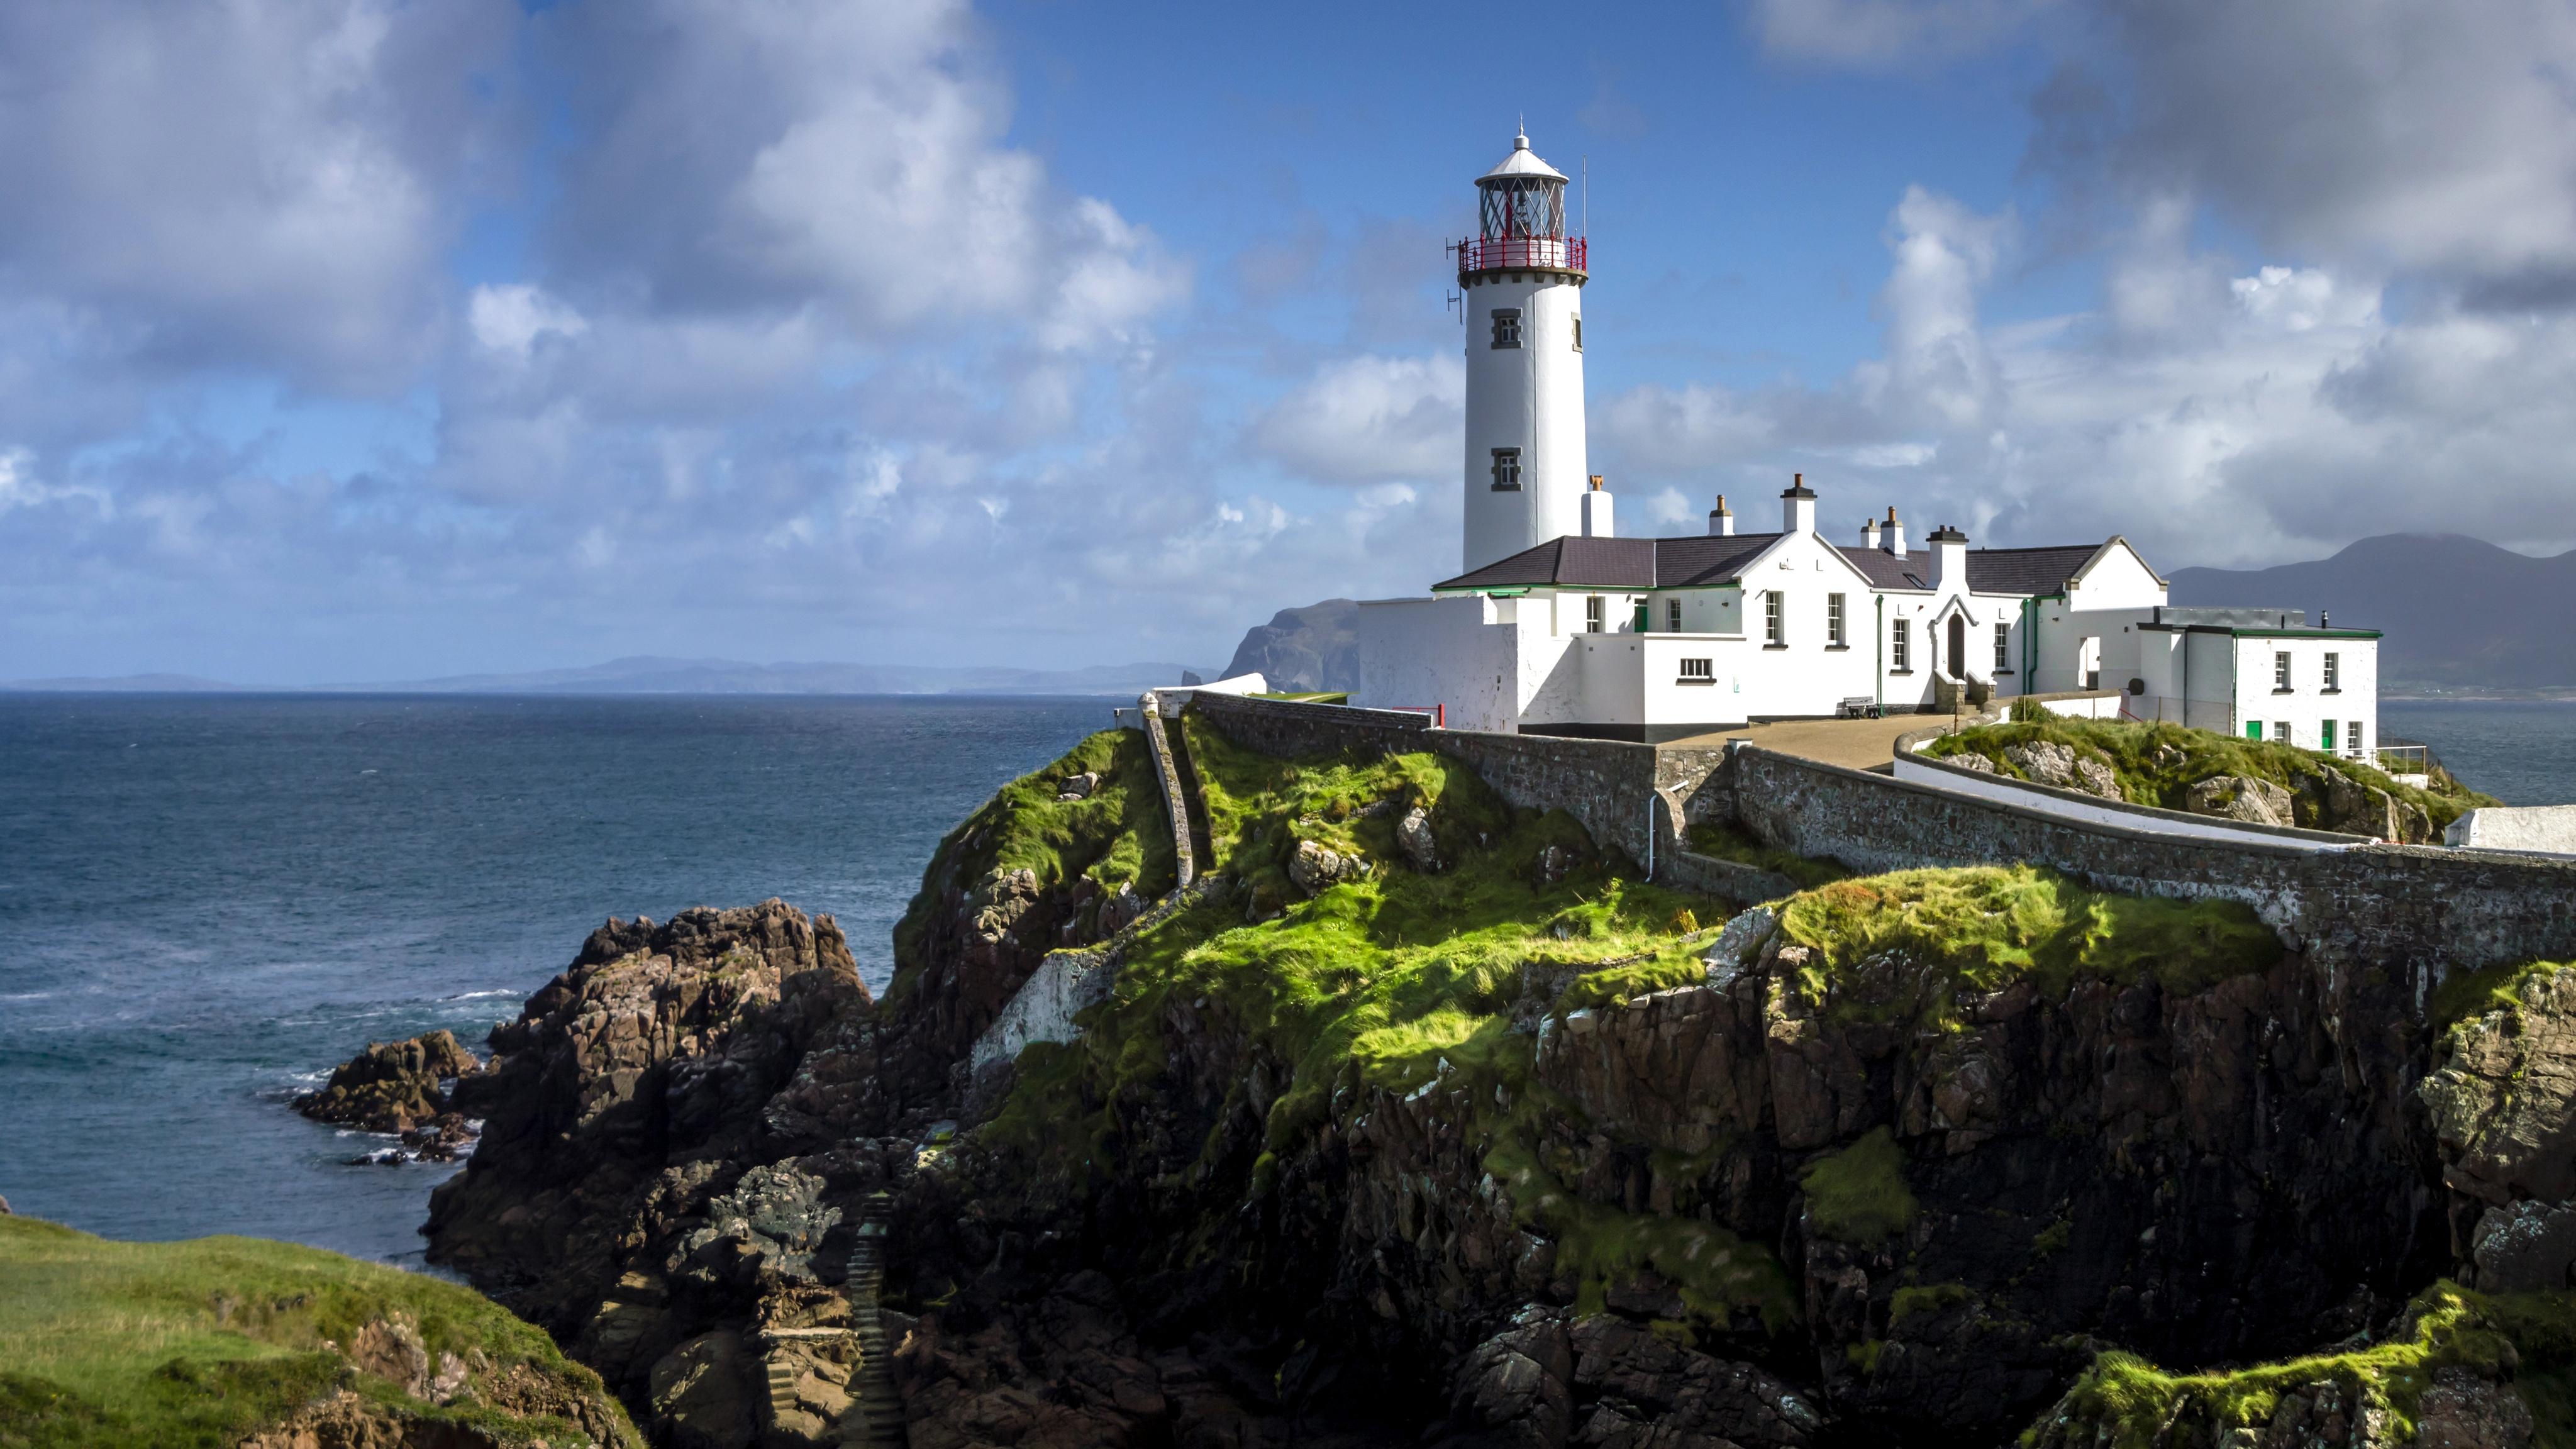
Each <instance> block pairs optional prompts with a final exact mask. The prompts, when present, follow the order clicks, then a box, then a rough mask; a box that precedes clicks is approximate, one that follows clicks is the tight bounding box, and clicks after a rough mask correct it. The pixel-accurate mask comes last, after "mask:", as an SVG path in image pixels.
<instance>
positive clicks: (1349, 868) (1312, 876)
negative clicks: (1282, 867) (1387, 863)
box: [1288, 840, 1368, 896]
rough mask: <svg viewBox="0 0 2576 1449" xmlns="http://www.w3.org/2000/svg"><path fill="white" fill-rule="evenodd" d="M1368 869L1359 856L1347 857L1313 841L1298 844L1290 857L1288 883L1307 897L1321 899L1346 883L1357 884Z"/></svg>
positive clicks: (1302, 841)
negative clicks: (1354, 882) (1313, 896)
mask: <svg viewBox="0 0 2576 1449" xmlns="http://www.w3.org/2000/svg"><path fill="white" fill-rule="evenodd" d="M1367 871H1368V867H1367V866H1366V865H1365V864H1363V863H1362V862H1361V860H1360V858H1359V857H1358V856H1356V855H1344V854H1342V853H1341V852H1339V851H1336V850H1331V849H1328V848H1326V847H1324V846H1321V845H1318V844H1316V843H1315V842H1314V841H1311V840H1301V841H1298V842H1297V850H1296V853H1294V854H1292V855H1290V856H1289V857H1288V879H1289V880H1291V881H1294V882H1295V883H1296V886H1297V889H1299V890H1301V891H1304V892H1305V893H1306V894H1308V895H1310V896H1311V895H1320V894H1322V893H1323V892H1324V891H1327V890H1330V889H1331V888H1332V887H1334V886H1336V885H1339V884H1341V883H1342V882H1343V881H1346V880H1357V879H1359V878H1360V877H1361V876H1362V875H1364V874H1366V873H1367Z"/></svg>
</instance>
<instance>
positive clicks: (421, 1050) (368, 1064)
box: [295, 1031, 483, 1132]
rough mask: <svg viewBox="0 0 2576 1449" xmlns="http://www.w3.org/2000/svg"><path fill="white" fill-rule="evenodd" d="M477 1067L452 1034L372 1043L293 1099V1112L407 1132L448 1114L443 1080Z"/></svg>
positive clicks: (454, 1078) (470, 1073)
mask: <svg viewBox="0 0 2576 1449" xmlns="http://www.w3.org/2000/svg"><path fill="white" fill-rule="evenodd" d="M482 1070H483V1064H482V1063H481V1062H480V1061H478V1060H476V1059H475V1056H474V1054H473V1053H472V1052H469V1051H467V1050H466V1049H465V1047H464V1045H463V1044H462V1043H460V1042H459V1041H457V1039H456V1034H455V1033H454V1032H449V1031H433V1032H429V1033H427V1034H426V1035H422V1036H416V1037H413V1038H411V1039H410V1040H409V1041H393V1042H371V1043H369V1044H368V1046H367V1049H366V1050H365V1051H362V1052H360V1053H358V1054H357V1055H356V1056H354V1057H351V1058H350V1059H349V1060H348V1061H346V1062H343V1063H341V1064H340V1066H339V1067H338V1068H337V1069H335V1070H334V1071H333V1072H332V1073H331V1080H330V1081H329V1082H328V1083H326V1084H325V1085H324V1086H323V1088H322V1090H320V1091H318V1092H307V1093H305V1094H304V1095H303V1096H300V1097H298V1098H296V1099H295V1110H296V1111H298V1112H301V1113H303V1114H304V1115H305V1116H307V1117H310V1118H312V1119H313V1120H315V1121H317V1122H337V1123H340V1124H342V1125H344V1126H350V1127H360V1128H364V1129H365V1130H367V1131H369V1132H408V1131H411V1130H412V1129H413V1128H416V1127H420V1126H423V1125H425V1124H429V1123H433V1122H436V1121H438V1120H439V1119H440V1118H442V1117H446V1116H449V1115H452V1114H453V1112H454V1106H453V1104H452V1103H451V1102H450V1101H449V1100H448V1094H447V1084H448V1083H449V1082H452V1081H458V1080H461V1079H463V1078H466V1077H470V1076H473V1075H474V1074H476V1073H477V1072H480V1071H482Z"/></svg>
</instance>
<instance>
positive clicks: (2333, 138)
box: [0, 0, 2576, 683]
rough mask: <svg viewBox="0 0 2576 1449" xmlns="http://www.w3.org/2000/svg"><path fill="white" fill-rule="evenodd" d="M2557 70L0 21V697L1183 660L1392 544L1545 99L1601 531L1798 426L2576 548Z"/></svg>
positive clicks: (1462, 43) (1948, 512) (1659, 45)
mask: <svg viewBox="0 0 2576 1449" xmlns="http://www.w3.org/2000/svg"><path fill="white" fill-rule="evenodd" d="M2571 74H2576V18H2571V15H2570V12H2568V11H2567V9H2566V7H2564V6H2563V5H2557V4H2540V3H2524V0H2473V3H2469V4H2465V5H2459V6H2452V7H2444V8H2442V9H2440V10H2439V11H2438V12H2437V11H2435V10H2434V9H2432V8H2430V7H2424V6H2421V5H2411V6H2410V5H2405V4H2398V3H2393V0H2277V3H2273V4H2267V5H2265V6H2261V7H2246V6H2242V5H2228V4H2222V3H2219V0H2171V3H2159V4H2154V5H2148V4H2143V3H2100V4H2083V3H2076V0H1736V3H1729V4H1719V5H1694V6H1642V5H1640V6H1624V7H1589V8H1586V9H1583V10H1581V11H1577V10H1572V9H1567V8H1564V7H1538V6H1520V7H1478V8H1477V9H1475V10H1474V12H1473V13H1472V15H1471V16H1465V17H1462V15H1461V14H1460V13H1459V12H1457V11H1455V10H1454V9H1435V8H1432V7H1412V6H1387V5H1376V6H1321V7H1300V8H1296V9H1293V10H1282V9H1269V10H1265V9H1255V8H1251V7H1228V6H1182V5H1154V6H1146V5H1118V6H1109V5H1101V4H1087V3H1045V0H999V3H991V4H985V5H981V6H975V5H969V4H965V3H960V0H903V3H893V0H886V3H868V4H829V3H823V0H751V3H740V4H731V3H715V0H632V3H625V4H619V5H614V6H610V5H602V4H591V3H582V0H573V3H561V4H554V5H547V6H542V7H527V6H521V5H516V4H511V3H507V0H445V3H439V4H435V5H433V4H426V3H408V4H405V3H390V0H322V3H310V4H307V3H295V4H289V3H284V0H243V3H241V4H237V5H231V6H226V7H222V8H220V9H218V8H210V7H202V6H181V5H161V4H153V3H143V0H105V3H100V4H96V5H87V6H79V7H58V6H45V5H38V4H33V3H28V4H14V5H12V4H0V187H5V188H6V190H7V193H8V194H9V195H10V196H11V197H12V198H13V205H12V206H11V207H10V208H9V209H8V211H7V214H6V215H5V216H0V679H5V678H13V677H18V678H24V677H42V676H52V675H74V674H78V675H112V674H121V673H128V672H139V671H173V672H182V673H193V674H203V675H211V676H217V677H224V678H231V679H236V680H245V681H255V682H280V683H296V682H313V681H324V680H352V679H394V678H405V677H419V676H424V675H430V674H437V673H445V672H467V671H483V670H507V669H518V668H538V667H551V666H559V665H570V664H580V663H586V662H591V661H595V660H598V659H602V658H607V657H611V656H614V655H619V654H627V653H647V652H649V653H665V654H704V655H723V656H729V657H735V658H748V659H757V660H776V659H849V660H864V661H882V662H906V663H915V662H974V663H996V664H1027V665H1047V664H1060V663H1061V664H1079V663H1094V662H1112V661H1120V660H1130V659H1169V660H1183V661H1190V662H1198V663H1213V662H1218V661H1221V660H1222V658H1223V657H1224V655H1225V654H1226V653H1227V652H1228V651H1229V650H1230V649H1231V646H1232V643H1233V641H1234V639H1235V638H1236V637H1237V636H1238V635H1239V634H1240V632H1241V630H1242V629H1243V628H1244V627H1245V626H1246V625H1248V624H1251V623H1254V622H1258V621H1260V620H1262V619H1264V618H1266V617H1267V616H1268V615H1269V614H1270V613H1271V612H1272V611H1274V610H1276V609H1278V608H1280V607H1283V606H1288V605H1295V604H1302V603H1306V602H1310V601H1312V600H1313V599H1316V598H1320V597H1326V596H1330V595H1334V594H1357V595H1360V596H1364V597H1365V596H1382V595H1388V594H1397V593H1403V592H1410V591H1414V590H1418V589H1419V588H1420V587H1421V586H1422V585H1423V584H1425V583H1427V582H1429V581H1430V580H1432V579H1434V578H1437V577H1440V576H1441V575H1442V574H1444V573H1445V572H1446V571H1447V570H1448V566H1449V565H1450V564H1451V563H1452V562H1454V559H1455V552H1456V518H1457V492H1458V489H1459V486H1460V484H1459V481H1458V478H1457V463H1456V455H1457V450H1458V445H1457V436H1458V393H1459V385H1460V384H1459V376H1460V374H1459V366H1458V349H1459V334H1458V330H1457V324H1456V322H1455V321H1454V319H1452V318H1451V317H1450V316H1449V315H1448V313H1447V312H1446V311H1445V309H1444V305H1443V297H1444V293H1445V291H1446V283H1447V282H1448V281H1449V278H1448V276H1447V275H1446V274H1445V269H1444V267H1443V259H1442V256H1441V252H1440V245H1441V241H1442V240H1443V238H1444V237H1449V236H1454V235H1457V234H1459V233H1461V232H1463V231H1464V230H1465V229H1466V227H1467V225H1468V223H1469V220H1470V217H1471V214H1472V212H1471V205H1472V199H1473V193H1472V189H1471V187H1470V185H1469V181H1470V179H1471V178H1472V177H1473V176H1474V175H1475V174H1476V173H1478V172H1479V171H1481V170H1483V169H1484V168H1485V167H1486V166H1488V165H1490V164H1491V163H1492V162H1493V161H1494V160H1496V159H1497V158H1499V157H1500V156H1501V154H1502V153H1503V152H1504V151H1505V150H1506V149H1507V148H1508V146H1509V144H1510V137H1511V134H1512V127H1513V125H1514V124H1515V122H1516V121H1518V120H1521V119H1523V118H1525V119H1526V123H1527V125H1528V128H1529V132H1530V135H1531V138H1532V141H1533V144H1534V145H1535V146H1536V148H1537V149H1538V150H1539V151H1540V153H1541V154H1543V155H1545V156H1547V157H1548V158H1549V159H1550V160H1551V161H1553V162H1554V163H1556V164H1557V165H1558V166H1560V167H1562V168H1564V169H1566V170H1568V171H1576V170H1581V169H1588V173H1589V180H1590V184H1589V187H1588V192H1589V195H1588V225H1589V230H1590V233H1591V236H1592V240H1593V253H1592V255H1593V270H1594V279H1593V281H1592V283H1591V284H1590V287H1589V289H1588V291H1587V295H1586V301H1585V315H1586V321H1587V324H1588V326H1587V339H1588V346H1587V351H1586V366H1587V368H1588V369H1589V378H1588V392H1589V407H1590V423H1591V428H1590V435H1591V451H1592V457H1593V464H1594V467H1595V468H1596V469H1598V470H1599V471H1602V472H1604V473H1606V474H1607V475H1608V476H1609V478H1610V480H1611V486H1612V487H1613V488H1614V490H1616V491H1617V492H1618V493H1619V495H1620V498H1621V512H1620V517H1621V522H1622V525H1623V528H1625V529H1626V530H1628V531H1632V532H1635V531H1644V530H1647V529H1653V530H1656V531H1681V530H1686V529H1688V528H1689V527H1691V526H1692V523H1693V520H1695V519H1696V518H1698V517H1699V515H1700V514H1701V513H1703V512H1704V511H1705V509H1706V508H1707V506H1708V498H1709V495H1710V494H1711V493H1714V492H1718V491H1725V492H1728V493H1729V494H1730V495H1731V496H1732V498H1733V500H1734V502H1735V504H1736V506H1737V508H1738V511H1739V513H1741V514H1745V515H1747V516H1752V517H1758V516H1759V515H1760V510H1761V509H1762V508H1765V507H1767V506H1769V498H1770V496H1771V495H1772V494H1774V493H1776V492H1777V490H1778V488H1779V487H1780V486H1781V485H1782V484H1783V483H1785V481H1786V475H1787V473H1789V472H1790V471H1793V470H1794V471H1802V472H1804V473H1806V474H1807V476H1808V479H1809V481H1810V482H1811V483H1813V484H1814V485H1815V486H1817V487H1818V488H1819V489H1820V490H1821V491H1822V492H1823V494H1824V514H1825V518H1826V521H1827V524H1828V526H1829V527H1835V528H1841V527H1843V526H1844V525H1856V524H1857V522H1858V520H1859V519H1860V517H1861V516H1862V515H1863V514H1864V513H1866V512H1874V511H1876V510H1879V509H1882V508H1884V507H1886V506H1889V505H1891V504H1893V505H1895V506H1897V507H1899V508H1900V509H1901V510H1902V511H1903V512H1904V513H1905V514H1906V515H1907V516H1908V517H1910V518H1914V519H1917V520H1920V521H1922V522H1924V523H1927V524H1928V523H1931V522H1939V521H1954V522H1957V523H1959V524H1961V525H1963V526H1965V527H1967V528H1968V529H1969V530H1970V531H1971V533H1972V534H1974V535H1975V536H1976V537H1977V538H1978V539H1979V541H1981V542H1994V543H2000V544H2012V543H2029V542H2043V541H2046V542H2061V541H2067V540H2071V539H2092V538H2099V537H2102V536H2104V535H2106V534H2109V533H2113V532H2118V533H2123V534H2126V535H2127V536H2129V537H2131V538H2132V539H2134V540H2137V541H2138V542H2140V543H2141V544H2142V545H2143V546H2144V547H2146V548H2147V550H2148V551H2149V554H2150V556H2151V557H2152V558H2154V559H2155V560H2156V561H2158V562H2159V563H2160V564H2164V565H2168V566H2180V565H2184V564H2194V563H2206V564H2228V565H2246V564H2257V563H2264V562H2273V561H2281V560H2287V559H2294V558H2305V557H2316V556H2320V555H2322V554H2324V553H2326V552H2329V551H2331V550H2332V549H2334V548H2336V547H2339V546H2340V545H2341V544H2343V543H2345V542H2348V541H2350V540H2351V539H2353V538H2355V537H2360V536H2363V535H2366V534H2372V533H2381V532H2389V531H2397V530H2408V529H2413V530H2428V531H2455V532H2465V533H2472V534H2476V535H2479V536H2482V537H2487V538H2491V539H2494V540H2495V541H2497V542H2501V543H2505V544H2507V545H2509V546H2513V547H2518V548H2523V549H2527V550H2533V551H2555V550H2557V549H2561V548H2565V547H2568V546H2570V545H2571V544H2576V487H2571V479H2570V478H2569V475H2568V463H2567V460H2568V459H2569V458H2571V457H2576V446H2571V445H2576V315H2571V312H2576V87H2571V85H2570V84H2569V82H2568V79H2567V78H2568V77H2569V76H2570V75H2571ZM1748 503H1749V504H1750V505H1751V506H1750V507H1747V505H1748Z"/></svg>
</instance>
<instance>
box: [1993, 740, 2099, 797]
mask: <svg viewBox="0 0 2576 1449" xmlns="http://www.w3.org/2000/svg"><path fill="white" fill-rule="evenodd" d="M2004 759H2005V760H2007V761H2009V762H2010V763H2011V765H2012V767H2013V768H2014V769H2017V770H2019V771H2021V772H2022V774H2023V775H2025V776H2027V777H2029V778H2030V779H2031V780H2032V781H2033V782H2034V783H2037V784H2041V785H2054V786H2056V787H2057V788H2058V789H2060V790H2080V791H2082V792H2083V793H2085V794H2087V795H2099V796H2101V797H2102V798H2104V799H2106V800H2117V799H2119V798H2121V797H2120V782H2119V781H2118V779H2117V778H2115V777H2114V776H2113V775H2112V773H2111V767H2110V766H2108V765H2105V764H2103V763H2102V762H2101V761H2100V760H2096V759H2094V758H2092V757H2090V756H2088V755H2078V754H2077V753H2076V752H2075V750H2074V747H2072V746H2070V745H2061V744H2058V743H2056V742H2055V741H2052V740H2032V741H2031V742H2029V743H2028V744H2021V745H2006V746H2005V747H2004Z"/></svg>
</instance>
